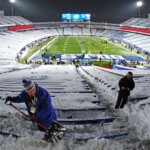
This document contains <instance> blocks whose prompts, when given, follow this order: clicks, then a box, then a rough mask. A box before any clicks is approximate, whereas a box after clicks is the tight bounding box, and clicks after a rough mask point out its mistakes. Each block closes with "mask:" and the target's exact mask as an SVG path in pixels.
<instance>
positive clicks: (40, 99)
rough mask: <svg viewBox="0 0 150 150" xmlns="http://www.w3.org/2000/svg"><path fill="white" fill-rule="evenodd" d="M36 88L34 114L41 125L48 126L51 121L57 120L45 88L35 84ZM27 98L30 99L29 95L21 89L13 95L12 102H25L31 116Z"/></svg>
mask: <svg viewBox="0 0 150 150" xmlns="http://www.w3.org/2000/svg"><path fill="white" fill-rule="evenodd" d="M36 88H37V92H36V96H35V97H36V99H37V100H36V104H35V105H36V106H35V107H36V114H35V116H36V118H37V119H38V120H39V122H40V123H41V124H42V125H44V126H45V127H47V128H48V127H49V126H50V124H51V123H52V122H53V121H57V116H56V113H55V109H54V108H53V106H52V103H51V96H50V94H49V93H48V92H47V90H45V89H44V88H42V87H39V86H37V85H36ZM29 100H30V97H29V95H28V94H27V93H26V92H25V90H23V91H22V92H21V93H20V94H19V95H18V96H16V97H13V100H12V102H14V103H21V102H25V104H26V106H27V110H28V113H29V115H30V116H31V115H32V113H31V112H30V107H29Z"/></svg>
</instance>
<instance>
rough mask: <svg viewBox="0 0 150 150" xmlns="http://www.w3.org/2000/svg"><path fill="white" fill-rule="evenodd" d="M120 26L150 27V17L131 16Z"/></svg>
mask: <svg viewBox="0 0 150 150" xmlns="http://www.w3.org/2000/svg"><path fill="white" fill-rule="evenodd" d="M120 26H128V27H139V28H150V18H131V19H129V20H127V21H125V22H123V23H122V24H121V25H120Z"/></svg>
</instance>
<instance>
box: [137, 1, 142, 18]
mask: <svg viewBox="0 0 150 150" xmlns="http://www.w3.org/2000/svg"><path fill="white" fill-rule="evenodd" d="M136 4H137V7H139V18H140V17H141V14H140V8H141V6H142V5H143V2H142V1H138V2H137V3H136Z"/></svg>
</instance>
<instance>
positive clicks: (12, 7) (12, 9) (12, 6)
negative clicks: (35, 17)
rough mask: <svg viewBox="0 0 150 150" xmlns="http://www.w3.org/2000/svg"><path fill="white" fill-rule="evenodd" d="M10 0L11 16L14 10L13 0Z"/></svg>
mask: <svg viewBox="0 0 150 150" xmlns="http://www.w3.org/2000/svg"><path fill="white" fill-rule="evenodd" d="M10 2H11V4H12V5H11V13H12V16H13V11H14V3H15V0H10Z"/></svg>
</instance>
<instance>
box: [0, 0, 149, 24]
mask: <svg viewBox="0 0 150 150" xmlns="http://www.w3.org/2000/svg"><path fill="white" fill-rule="evenodd" d="M136 2H137V0H16V3H15V4H14V14H15V15H20V16H22V17H24V18H26V19H29V20H30V21H32V22H47V21H61V14H62V13H90V14H91V21H96V22H109V23H121V22H124V21H126V20H128V19H129V18H131V17H138V15H139V8H138V7H137V6H136ZM143 3H144V4H143V6H142V7H141V9H140V12H141V13H140V14H141V17H142V18H143V17H144V18H146V17H147V16H148V14H150V0H143ZM11 6H12V5H11V3H10V2H9V0H0V10H4V11H5V15H11V8H12V7H11Z"/></svg>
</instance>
